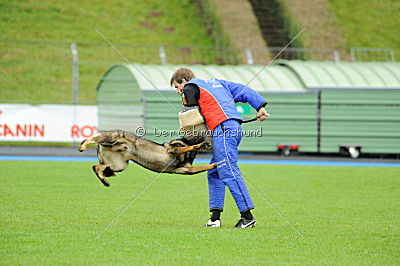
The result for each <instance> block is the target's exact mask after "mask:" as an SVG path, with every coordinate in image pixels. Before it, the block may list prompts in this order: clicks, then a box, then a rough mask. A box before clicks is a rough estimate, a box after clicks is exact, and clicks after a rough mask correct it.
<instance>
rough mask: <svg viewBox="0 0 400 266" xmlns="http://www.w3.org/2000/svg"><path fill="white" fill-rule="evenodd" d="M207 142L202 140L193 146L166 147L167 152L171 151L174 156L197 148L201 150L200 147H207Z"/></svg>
mask: <svg viewBox="0 0 400 266" xmlns="http://www.w3.org/2000/svg"><path fill="white" fill-rule="evenodd" d="M208 145H209V144H208V143H206V142H202V143H199V144H196V145H193V146H187V147H170V148H169V149H168V152H169V153H172V154H173V155H175V156H178V155H181V154H184V153H186V152H190V151H198V150H202V149H207V148H208V147H209V146H208Z"/></svg>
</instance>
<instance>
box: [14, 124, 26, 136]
mask: <svg viewBox="0 0 400 266" xmlns="http://www.w3.org/2000/svg"><path fill="white" fill-rule="evenodd" d="M16 131H17V133H16V134H17V136H20V134H21V135H22V136H24V137H26V125H24V129H22V127H21V125H20V124H17V129H16Z"/></svg>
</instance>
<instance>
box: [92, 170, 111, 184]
mask: <svg viewBox="0 0 400 266" xmlns="http://www.w3.org/2000/svg"><path fill="white" fill-rule="evenodd" d="M92 169H93V172H94V173H95V174H96V176H97V177H98V178H99V180H100V181H101V183H103V185H104V186H106V187H109V186H110V182H109V181H108V180H107V178H106V176H113V175H114V172H112V171H111V169H110V167H109V166H107V165H104V164H99V165H93V167H92ZM110 171H111V172H110Z"/></svg>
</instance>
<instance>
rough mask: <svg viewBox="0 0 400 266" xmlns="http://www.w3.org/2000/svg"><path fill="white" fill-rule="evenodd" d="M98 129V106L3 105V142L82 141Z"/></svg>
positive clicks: (0, 124) (0, 136) (0, 116)
mask: <svg viewBox="0 0 400 266" xmlns="http://www.w3.org/2000/svg"><path fill="white" fill-rule="evenodd" d="M97 128H98V119H97V106H92V105H78V106H74V105H50V104H49V105H29V104H0V141H43V142H72V141H77V142H79V141H82V140H83V139H86V138H90V137H91V136H93V135H94V134H95V133H96V132H97Z"/></svg>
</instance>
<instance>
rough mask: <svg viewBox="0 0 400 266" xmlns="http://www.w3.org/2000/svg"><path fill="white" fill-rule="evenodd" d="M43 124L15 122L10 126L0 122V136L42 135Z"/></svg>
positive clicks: (43, 132)
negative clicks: (15, 123)
mask: <svg viewBox="0 0 400 266" xmlns="http://www.w3.org/2000/svg"><path fill="white" fill-rule="evenodd" d="M44 134H45V125H43V124H42V125H37V124H33V125H32V124H22V125H21V124H17V125H15V127H14V126H13V127H11V126H9V125H7V124H0V136H2V137H7V136H11V137H44Z"/></svg>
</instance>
